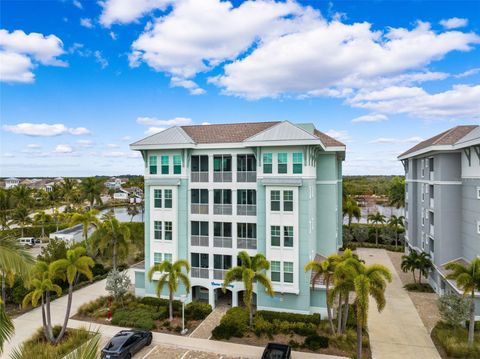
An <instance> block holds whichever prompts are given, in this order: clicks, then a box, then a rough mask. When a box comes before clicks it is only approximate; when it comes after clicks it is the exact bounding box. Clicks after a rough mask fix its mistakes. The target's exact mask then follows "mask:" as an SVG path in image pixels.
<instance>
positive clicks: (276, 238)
mask: <svg viewBox="0 0 480 359" xmlns="http://www.w3.org/2000/svg"><path fill="white" fill-rule="evenodd" d="M270 238H271V242H272V247H280V226H270Z"/></svg>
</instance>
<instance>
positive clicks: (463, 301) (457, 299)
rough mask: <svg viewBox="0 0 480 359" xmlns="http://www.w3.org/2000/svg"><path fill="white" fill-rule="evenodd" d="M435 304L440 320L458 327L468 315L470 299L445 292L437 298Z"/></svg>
mask: <svg viewBox="0 0 480 359" xmlns="http://www.w3.org/2000/svg"><path fill="white" fill-rule="evenodd" d="M437 306H438V311H439V312H440V316H441V317H442V320H443V321H444V322H445V323H447V324H449V325H451V326H453V327H460V326H461V325H462V323H463V322H464V321H465V320H467V319H468V317H469V309H470V300H469V299H467V298H464V297H462V296H459V295H455V294H446V295H444V296H442V297H440V298H438V301H437Z"/></svg>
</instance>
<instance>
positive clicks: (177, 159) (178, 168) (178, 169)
mask: <svg viewBox="0 0 480 359" xmlns="http://www.w3.org/2000/svg"><path fill="white" fill-rule="evenodd" d="M181 173H182V157H181V156H180V155H174V156H173V174H174V175H179V174H181Z"/></svg>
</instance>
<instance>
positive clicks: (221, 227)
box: [213, 222, 232, 238]
mask: <svg viewBox="0 0 480 359" xmlns="http://www.w3.org/2000/svg"><path fill="white" fill-rule="evenodd" d="M213 236H214V237H224V238H225V237H226V238H231V237H232V224H231V223H229V222H213Z"/></svg>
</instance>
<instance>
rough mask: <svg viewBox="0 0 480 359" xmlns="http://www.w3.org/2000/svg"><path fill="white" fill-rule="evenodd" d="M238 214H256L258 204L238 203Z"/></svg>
mask: <svg viewBox="0 0 480 359" xmlns="http://www.w3.org/2000/svg"><path fill="white" fill-rule="evenodd" d="M237 215H238V216H256V215H257V205H256V204H237Z"/></svg>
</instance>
